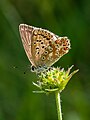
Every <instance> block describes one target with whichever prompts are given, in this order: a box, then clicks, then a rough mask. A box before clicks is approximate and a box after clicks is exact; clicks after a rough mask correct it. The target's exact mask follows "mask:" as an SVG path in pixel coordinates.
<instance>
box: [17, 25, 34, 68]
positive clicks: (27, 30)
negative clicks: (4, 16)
mask: <svg viewBox="0 0 90 120" xmlns="http://www.w3.org/2000/svg"><path fill="white" fill-rule="evenodd" d="M32 31H33V27H32V26H28V25H26V24H20V25H19V32H20V36H21V40H22V43H23V46H24V50H25V52H26V55H27V57H28V59H29V60H30V62H31V64H32V65H33V66H35V64H34V61H33V57H32V53H31V36H32Z"/></svg>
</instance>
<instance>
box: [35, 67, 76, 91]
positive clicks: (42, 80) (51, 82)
mask: <svg viewBox="0 0 90 120" xmlns="http://www.w3.org/2000/svg"><path fill="white" fill-rule="evenodd" d="M72 67H73V65H72V66H71V67H70V68H68V70H67V71H65V70H64V68H62V69H60V68H59V67H57V68H55V67H51V68H48V70H46V71H44V72H42V73H40V74H39V75H38V77H39V81H37V83H33V84H34V85H35V86H37V87H39V88H40V90H41V91H42V92H46V93H50V92H53V91H60V92H61V91H62V90H63V89H64V88H65V86H66V85H67V83H68V81H69V80H70V78H71V77H72V76H73V75H74V74H75V73H77V72H78V70H75V71H73V72H72V73H70V70H71V69H72Z"/></svg>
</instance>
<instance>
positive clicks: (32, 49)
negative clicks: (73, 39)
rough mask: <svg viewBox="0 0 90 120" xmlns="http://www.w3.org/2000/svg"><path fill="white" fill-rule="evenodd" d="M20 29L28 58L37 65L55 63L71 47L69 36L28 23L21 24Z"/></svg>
mask: <svg viewBox="0 0 90 120" xmlns="http://www.w3.org/2000/svg"><path fill="white" fill-rule="evenodd" d="M19 30H20V35H21V38H22V42H23V46H24V49H25V52H26V54H27V56H28V59H29V60H30V62H31V64H32V65H34V66H35V67H38V66H44V65H45V66H51V65H53V64H54V63H55V62H56V61H57V60H58V59H60V57H62V56H63V55H64V54H66V53H67V52H68V51H69V49H70V41H69V40H68V38H67V37H58V36H56V35H55V34H53V33H52V32H50V31H48V30H45V29H41V28H36V27H32V26H28V25H26V24H21V25H20V27H19Z"/></svg>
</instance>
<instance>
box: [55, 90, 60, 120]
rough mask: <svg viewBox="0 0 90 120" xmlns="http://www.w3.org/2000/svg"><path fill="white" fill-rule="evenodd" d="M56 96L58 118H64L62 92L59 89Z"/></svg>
mask: <svg viewBox="0 0 90 120" xmlns="http://www.w3.org/2000/svg"><path fill="white" fill-rule="evenodd" d="M55 97H56V106H57V114H58V120H62V112H61V102H60V93H59V92H58V91H57V92H55Z"/></svg>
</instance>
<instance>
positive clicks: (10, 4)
mask: <svg viewBox="0 0 90 120" xmlns="http://www.w3.org/2000/svg"><path fill="white" fill-rule="evenodd" d="M20 23H26V24H29V25H33V26H37V27H41V28H46V29H48V30H50V31H52V32H54V33H55V34H57V35H59V36H68V38H69V39H70V40H71V45H72V46H71V47H72V49H71V50H70V52H69V54H66V55H65V56H63V57H62V58H61V59H60V60H59V61H58V62H57V63H55V64H54V66H62V67H64V68H65V69H67V68H68V67H70V66H71V65H72V64H74V65H75V67H74V68H73V70H75V69H78V68H79V69H80V71H79V72H78V73H77V74H76V75H75V76H73V78H72V80H71V81H70V82H69V84H68V85H67V87H66V89H65V90H64V91H63V92H62V94H61V99H62V111H63V120H90V38H89V37H90V0H67V1H65V0H0V120H57V113H56V104H55V98H54V95H50V96H46V95H45V94H33V93H32V91H33V90H36V87H35V86H33V85H32V81H36V80H37V77H36V75H35V73H31V72H30V70H28V72H26V74H24V71H25V70H26V69H27V68H28V65H30V62H29V60H28V58H27V56H26V54H25V51H24V48H23V46H22V42H21V39H20V35H19V31H18V26H19V24H20Z"/></svg>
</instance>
